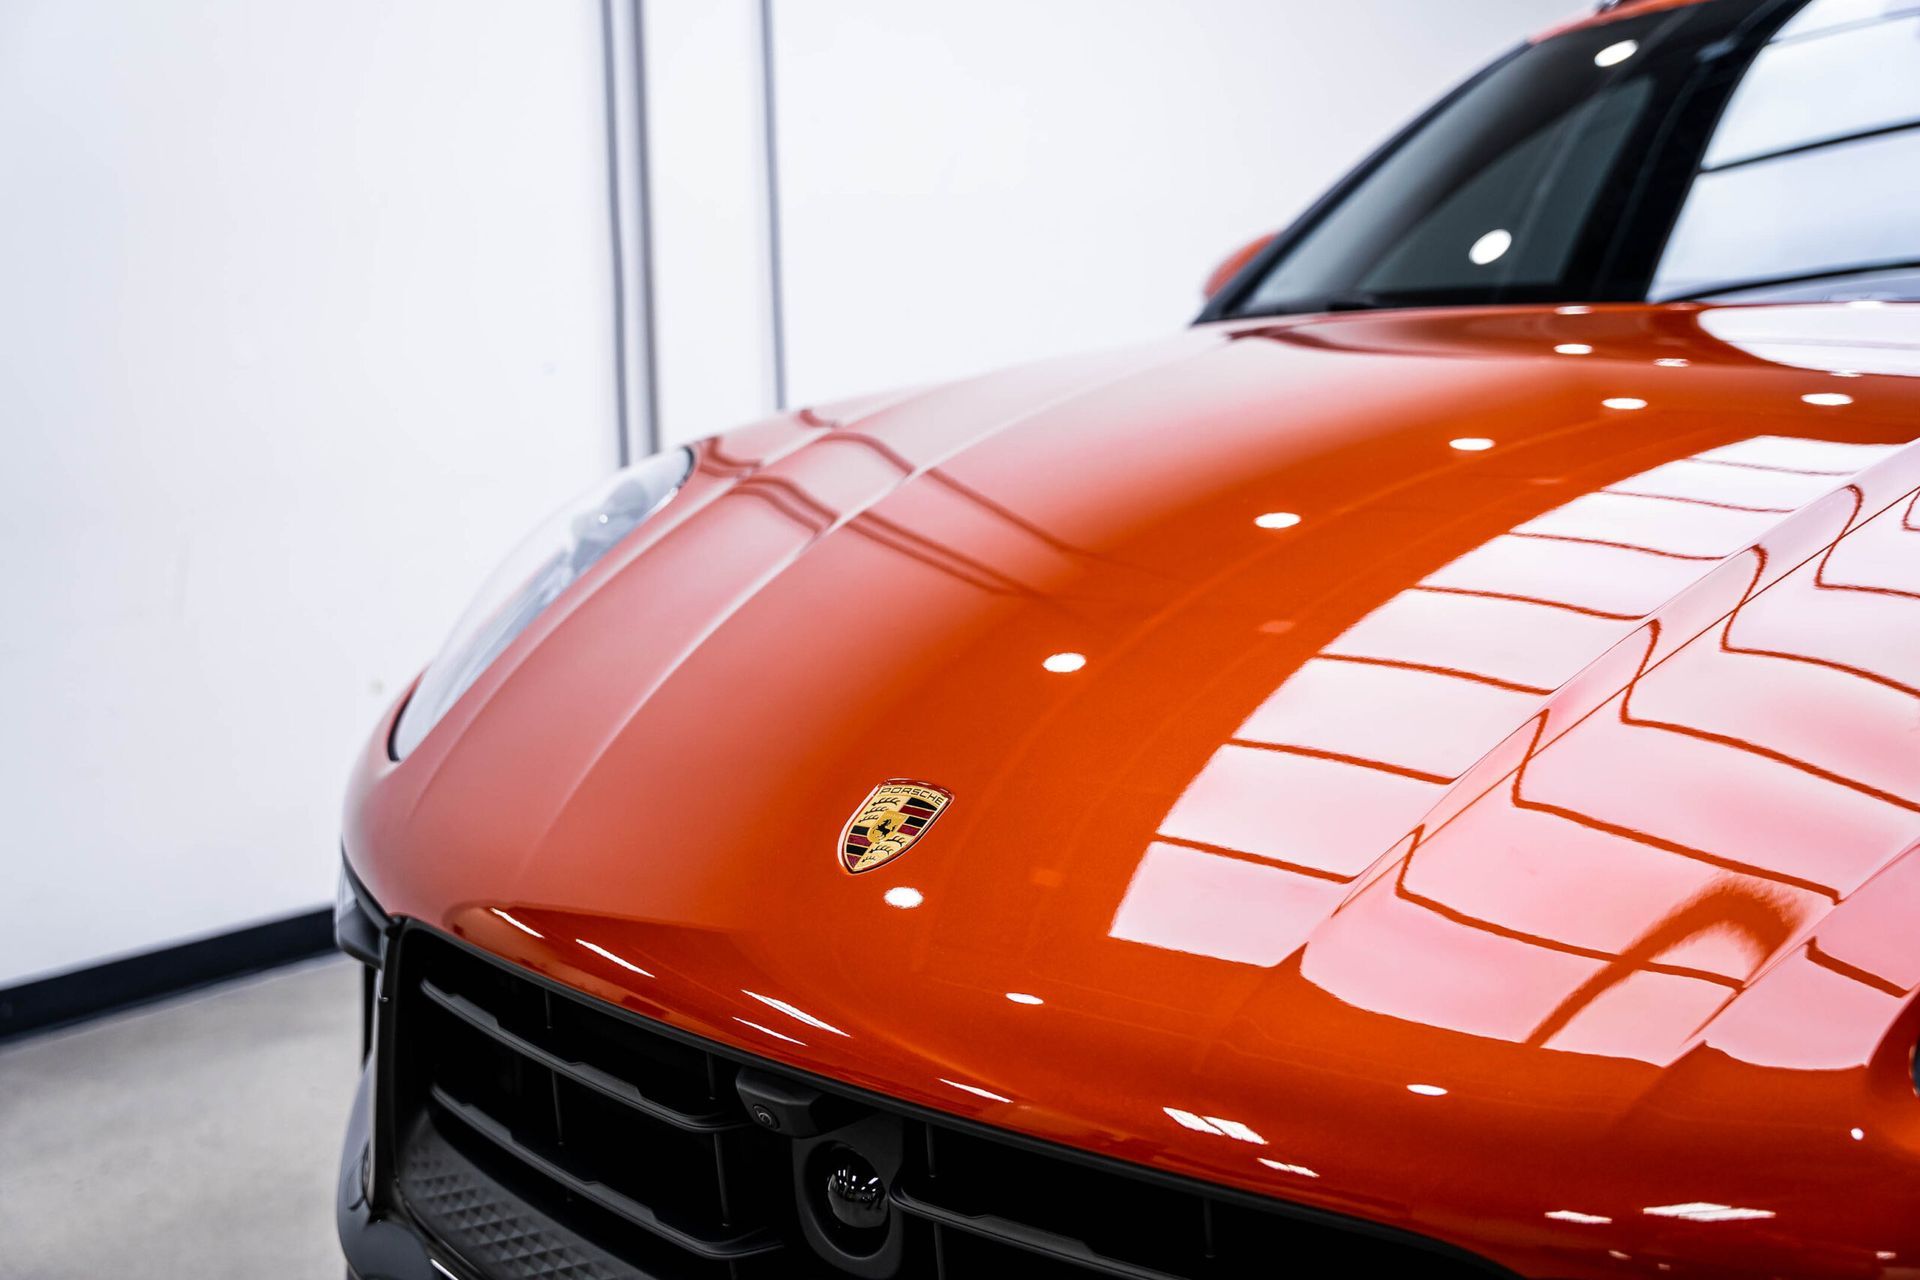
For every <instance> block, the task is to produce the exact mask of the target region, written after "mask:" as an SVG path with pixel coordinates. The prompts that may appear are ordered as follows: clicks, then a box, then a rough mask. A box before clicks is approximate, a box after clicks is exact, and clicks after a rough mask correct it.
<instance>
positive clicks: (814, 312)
mask: <svg viewBox="0 0 1920 1280" xmlns="http://www.w3.org/2000/svg"><path fill="white" fill-rule="evenodd" d="M668 2H669V3H671V2H672V0H668ZM1579 8H1580V6H1579V4H1578V3H1577V0H1471V2H1469V3H1453V4H1443V3H1435V2H1434V0H1340V3H1337V4H1328V3H1324V2H1323V0H967V2H966V3H964V4H944V5H938V6H933V5H928V4H924V3H900V0H779V2H778V3H776V5H775V19H774V30H775V36H776V52H777V77H776V83H777V85H778V93H777V101H778V106H779V139H780V169H781V206H782V211H783V214H784V217H783V220H782V236H783V240H784V244H785V250H786V254H785V265H786V293H787V309H786V323H787V333H788V341H789V348H788V349H789V353H790V360H789V378H788V383H789V386H790V388H791V393H792V399H793V400H794V402H795V403H801V404H804V403H807V402H809V401H814V400H820V399H829V398H832V397H835V396H840V395H847V394H855V393H860V392H864V391H872V390H881V389H884V388H886V387H888V386H893V385H899V384H907V383H916V382H921V381H925V380H930V379H936V378H946V377H952V376H955V375H959V374H965V373H969V372H973V371H976V370H980V369H984V368H989V367H992V366H995V365H1000V364H1005V363H1008V362H1011V361H1016V360H1024V359H1030V358H1033V357H1036V356H1042V355H1047V354H1050V353H1055V352H1063V351H1071V350H1075V349H1080V348H1086V347H1093V346H1101V345H1107V344H1115V343H1122V342H1130V341H1133V340H1135V339H1139V338H1147V337H1151V336H1153V335H1155V334H1158V333H1164V332H1168V331H1170V330H1173V329H1176V328H1178V327H1179V326H1181V325H1182V324H1184V323H1185V322H1187V321H1188V320H1190V319H1191V318H1192V316H1193V313H1194V312H1195V311H1197V310H1198V309H1199V302H1200V299H1199V288H1200V283H1201V281H1202V280H1203V279H1204V278H1205V277H1206V275H1207V273H1208V272H1209V271H1210V270H1211V269H1212V268H1213V266H1214V264H1215V263H1216V262H1217V261H1218V260H1219V259H1220V258H1222V257H1224V256H1225V255H1226V254H1227V253H1228V252H1229V251H1231V250H1233V249H1235V248H1237V247H1239V246H1240V245H1241V244H1243V243H1244V242H1245V241H1247V240H1249V239H1251V238H1252V237H1253V236H1255V235H1258V234H1260V233H1262V232H1264V231H1269V230H1273V229H1276V228H1277V227H1279V226H1281V225H1283V224H1284V223H1286V222H1287V221H1289V220H1290V219H1291V218H1292V216H1293V215H1294V214H1295V213H1297V212H1299V210H1300V209H1301V208H1302V207H1303V206H1305V205H1306V204H1307V203H1309V202H1310V201H1311V200H1312V199H1313V198H1314V197H1315V196H1317V195H1318V194H1319V193H1320V191H1321V190H1323V189H1324V188H1325V187H1327V186H1328V185H1330V184H1331V183H1332V182H1333V181H1334V180H1335V179H1337V178H1338V177H1339V176H1340V174H1342V173H1343V172H1345V171H1346V169H1347V168H1349V167H1350V166H1351V165H1352V164H1353V163H1355V162H1356V161H1358V160H1359V159H1360V158H1361V156H1362V155H1363V154H1364V153H1365V152H1367V151H1368V150H1370V149H1371V148H1372V147H1373V146H1374V145H1376V144H1377V143H1378V142H1380V141H1381V140H1383V139H1384V138H1385V137H1386V136H1387V135H1389V134H1390V133H1391V132H1392V131H1393V130H1394V129H1396V128H1397V127H1398V126H1399V125H1401V124H1402V123H1404V122H1405V121H1406V120H1407V119H1409V118H1410V117H1412V116H1413V115H1414V114H1416V113H1417V112H1418V111H1419V110H1421V109H1422V108H1424V107H1425V106H1426V105H1427V103H1428V102H1429V101H1430V100H1432V99H1433V98H1436V97H1438V96H1439V95H1440V94H1441V93H1443V92H1444V91H1445V90H1446V89H1447V88H1449V87H1451V86H1452V85H1453V84H1454V83H1456V82H1457V81H1459V80H1461V79H1463V78H1464V77H1465V76H1467V75H1468V74H1470V73H1471V72H1472V71H1473V70H1474V69H1476V68H1477V67H1478V66H1480V65H1481V64H1482V63H1484V62H1486V61H1489V60H1490V59H1491V58H1493V57H1494V56H1496V55H1498V54H1500V53H1502V52H1504V51H1505V50H1506V49H1508V48H1510V47H1512V46H1513V45H1515V44H1517V43H1519V41H1520V40H1522V39H1523V38H1525V37H1526V36H1527V35H1529V34H1531V33H1533V32H1534V31H1536V30H1538V29H1541V28H1543V27H1545V26H1547V25H1549V24H1551V23H1553V22H1555V21H1557V20H1559V19H1560V18H1562V17H1565V16H1567V15H1568V14H1569V13H1570V12H1578V11H1579Z"/></svg>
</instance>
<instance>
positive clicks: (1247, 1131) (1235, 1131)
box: [1160, 1107, 1267, 1147]
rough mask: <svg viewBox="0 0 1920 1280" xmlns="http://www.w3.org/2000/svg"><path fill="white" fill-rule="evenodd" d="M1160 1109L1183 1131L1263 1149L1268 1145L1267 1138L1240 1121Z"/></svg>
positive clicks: (1165, 1108)
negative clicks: (1251, 1144)
mask: <svg viewBox="0 0 1920 1280" xmlns="http://www.w3.org/2000/svg"><path fill="white" fill-rule="evenodd" d="M1160 1109H1161V1110H1162V1111H1164V1112H1166V1113H1167V1115H1169V1116H1171V1117H1172V1118H1173V1122H1174V1123H1175V1124H1177V1125H1179V1126H1180V1127H1181V1128H1183V1129H1191V1130H1193V1131H1194V1132H1195V1133H1211V1134H1216V1135H1218V1136H1219V1137H1222V1138H1232V1139H1234V1140H1235V1141H1236V1142H1251V1143H1253V1144H1254V1145H1256V1146H1261V1147H1264V1146H1266V1145H1267V1140H1266V1139H1265V1138H1263V1137H1261V1136H1260V1135H1259V1134H1257V1133H1255V1132H1254V1131H1253V1130H1252V1129H1251V1128H1249V1127H1248V1126H1246V1125H1244V1124H1241V1123H1240V1122H1239V1121H1238V1120H1223V1119H1221V1118H1220V1117H1219V1116H1203V1115H1196V1114H1194V1113H1193V1112H1191V1111H1183V1110H1181V1109H1180V1108H1179V1107H1162V1108H1160Z"/></svg>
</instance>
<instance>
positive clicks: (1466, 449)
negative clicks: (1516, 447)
mask: <svg viewBox="0 0 1920 1280" xmlns="http://www.w3.org/2000/svg"><path fill="white" fill-rule="evenodd" d="M1447 447H1448V448H1449V449H1458V450H1459V451H1460V452H1462V453H1485V452H1486V451H1487V450H1489V449H1491V448H1493V441H1491V440H1489V439H1487V438H1486V437H1485V436H1461V437H1460V438H1459V439H1458V440H1449V441H1447Z"/></svg>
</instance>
